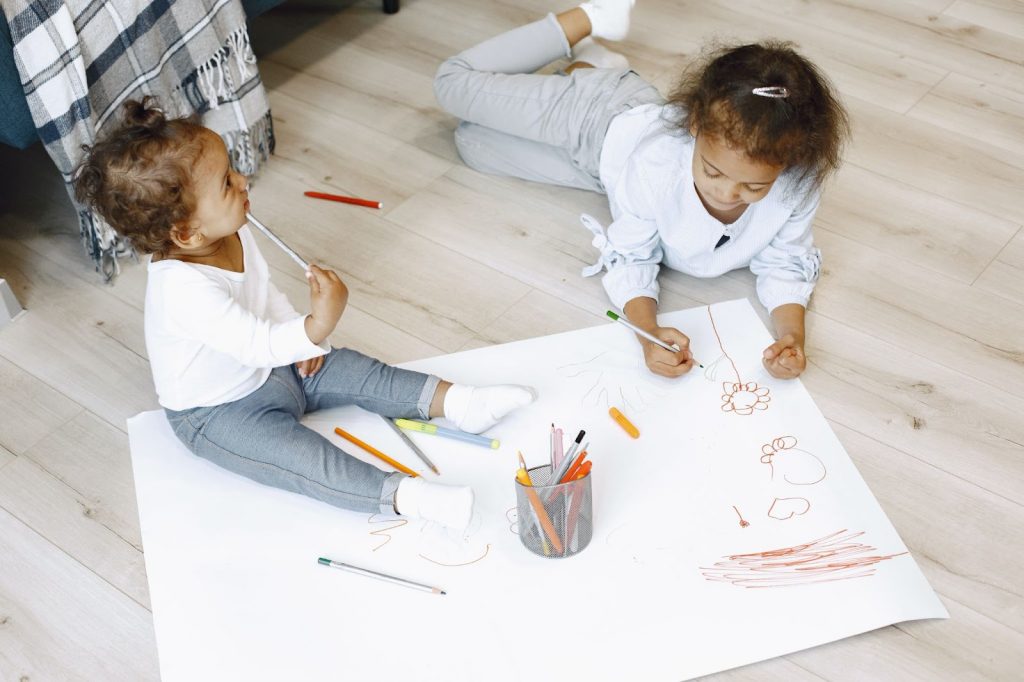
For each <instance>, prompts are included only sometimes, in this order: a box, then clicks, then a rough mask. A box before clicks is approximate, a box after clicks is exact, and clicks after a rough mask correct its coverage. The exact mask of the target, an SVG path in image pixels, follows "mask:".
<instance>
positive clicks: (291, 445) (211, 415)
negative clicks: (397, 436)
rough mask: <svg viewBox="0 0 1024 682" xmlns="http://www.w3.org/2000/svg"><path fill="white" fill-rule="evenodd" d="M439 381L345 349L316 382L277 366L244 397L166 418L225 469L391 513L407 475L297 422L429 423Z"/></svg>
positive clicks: (183, 438) (337, 352) (324, 498)
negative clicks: (352, 415)
mask: <svg viewBox="0 0 1024 682" xmlns="http://www.w3.org/2000/svg"><path fill="white" fill-rule="evenodd" d="M439 382H440V379H438V378H437V377H435V376H429V375H427V374H421V373H419V372H411V371H409V370H405V369H397V368H395V367H391V366H390V365H386V364H384V363H382V362H380V361H379V360H375V359H373V358H370V357H367V356H365V355H363V354H362V353H357V352H356V351H353V350H349V349H347V348H342V349H334V350H332V351H331V352H330V353H329V354H328V355H327V356H326V357H325V358H324V364H323V367H321V368H320V371H319V372H317V373H316V374H315V375H314V376H312V377H308V378H306V379H303V378H302V377H300V376H299V373H298V372H297V371H296V369H295V367H294V366H293V365H290V366H287V367H277V368H275V369H274V370H273V371H272V372H271V373H270V377H268V378H267V381H266V382H265V383H264V384H263V385H262V386H260V387H259V388H258V389H257V390H255V391H253V392H252V393H250V394H249V395H247V396H245V397H244V398H239V399H238V400H235V401H232V402H230V403H223V404H221V405H214V406H212V407H195V408H192V409H189V410H182V411H180V412H178V411H174V410H165V411H166V412H167V419H168V421H169V422H170V423H171V428H172V429H173V430H174V433H175V435H176V436H178V438H179V439H180V440H181V442H183V443H184V444H185V445H186V446H187V447H188V449H189V450H191V451H192V452H193V453H195V454H196V455H199V456H200V457H203V458H204V459H208V460H210V461H211V462H213V463H214V464H217V465H219V466H221V467H224V468H225V469H228V470H230V471H234V472H235V473H238V474H241V475H242V476H245V477H247V478H251V479H252V480H254V481H258V482H259V483H263V484H265V485H270V486H274V487H275V488H283V489H285V490H290V491H292V492H297V493H302V494H303V495H308V496H309V497H313V498H316V499H318V500H322V501H324V502H327V503H329V504H333V505H335V506H338V507H342V508H344V509H352V510H354V511H361V512H370V513H375V512H390V513H394V500H395V490H396V489H397V488H398V483H399V482H400V481H401V480H402V477H403V476H404V475H405V474H401V473H398V472H387V471H381V470H380V469H378V468H377V467H375V466H372V465H370V464H367V463H366V462H363V461H361V460H358V459H356V458H355V457H352V456H351V455H349V454H347V453H346V452H345V451H343V450H341V449H340V448H338V447H336V446H335V445H334V444H333V443H331V442H330V441H329V440H327V439H326V438H324V437H323V436H321V435H320V434H319V433H317V432H316V431H313V430H312V429H309V428H307V427H305V426H303V425H302V424H300V423H299V419H300V418H301V417H302V415H304V414H305V413H306V412H311V411H313V410H319V409H322V408H326V407H337V406H340V405H358V406H359V407H362V408H364V409H366V410H369V411H370V412H376V413H377V414H381V415H384V416H386V417H406V418H410V417H411V418H416V417H418V418H422V419H427V418H429V416H430V415H429V412H430V402H431V400H432V399H433V397H434V393H435V391H436V390H437V385H438V383H439Z"/></svg>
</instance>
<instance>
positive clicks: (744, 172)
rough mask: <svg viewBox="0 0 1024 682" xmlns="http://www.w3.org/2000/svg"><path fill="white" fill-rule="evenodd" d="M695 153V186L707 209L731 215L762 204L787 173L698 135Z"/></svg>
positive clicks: (696, 135)
mask: <svg viewBox="0 0 1024 682" xmlns="http://www.w3.org/2000/svg"><path fill="white" fill-rule="evenodd" d="M691 133H692V134H693V136H694V138H695V139H696V144H695V145H694V151H693V184H694V187H696V188H697V194H698V195H700V198H701V201H703V202H704V205H705V206H706V207H707V208H708V209H709V210H711V211H713V212H718V213H727V212H731V211H735V210H738V209H740V207H744V206H746V205H747V204H752V203H754V202H756V201H760V200H761V199H763V198H764V197H765V195H767V194H768V192H769V191H770V190H771V188H772V185H773V184H775V181H776V180H777V179H778V177H779V175H780V174H781V173H782V171H783V167H782V166H771V165H768V164H765V163H761V162H760V161H754V160H753V159H751V158H750V157H748V156H747V155H746V154H745V153H744V152H743V151H741V150H739V149H734V148H732V147H728V146H726V145H725V143H724V142H722V141H721V140H720V139H719V138H717V137H711V136H708V135H698V134H697V131H696V130H692V131H691Z"/></svg>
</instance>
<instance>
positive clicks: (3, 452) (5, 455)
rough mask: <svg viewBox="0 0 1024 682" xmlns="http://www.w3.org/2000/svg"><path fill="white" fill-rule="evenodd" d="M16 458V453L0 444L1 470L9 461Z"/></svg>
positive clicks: (0, 474)
mask: <svg viewBox="0 0 1024 682" xmlns="http://www.w3.org/2000/svg"><path fill="white" fill-rule="evenodd" d="M16 459H18V456H17V455H16V454H14V453H13V452H11V451H10V450H8V449H7V448H5V447H4V446H2V445H0V470H2V469H3V468H4V467H6V466H7V465H8V464H10V463H11V462H14V461H15V460H16ZM0 476H3V474H2V473H0Z"/></svg>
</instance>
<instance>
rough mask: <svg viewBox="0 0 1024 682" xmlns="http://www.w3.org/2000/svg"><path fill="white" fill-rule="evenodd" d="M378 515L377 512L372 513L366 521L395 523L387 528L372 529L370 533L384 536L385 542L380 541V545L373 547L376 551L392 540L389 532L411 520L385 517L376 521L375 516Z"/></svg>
mask: <svg viewBox="0 0 1024 682" xmlns="http://www.w3.org/2000/svg"><path fill="white" fill-rule="evenodd" d="M376 516H378V515H377V514H370V516H369V518H367V519H366V522H367V523H394V524H395V525H393V526H388V527H387V528H378V529H377V530H371V531H370V535H376V536H377V537H381V538H384V542H382V543H380V544H379V545H377V546H376V547H374V548H373V551H374V552H376V551H377V550H378V549H380V548H381V547H383V546H384V545H386V544H388V543H389V542H391V535H390V534H389V531H392V530H395V529H396V528H401V527H402V526H404V525H405V524H407V523H409V521H408V520H407V519H395V518H384V519H377V520H376V521H374V517H376Z"/></svg>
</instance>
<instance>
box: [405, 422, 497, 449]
mask: <svg viewBox="0 0 1024 682" xmlns="http://www.w3.org/2000/svg"><path fill="white" fill-rule="evenodd" d="M395 425H397V426H398V428H400V429H405V430H406V431H418V432H419V433H429V434H430V435H432V436H444V437H445V438H454V439H455V440H464V441H466V442H467V443H473V444H474V445H482V446H484V447H485V448H491V449H492V450H497V449H498V448H499V447H501V442H500V441H498V440H497V439H495V438H488V437H487V436H478V435H476V434H475V433H466V432H465V431H456V430H455V429H446V428H444V427H443V426H438V425H437V424H428V423H427V422H421V421H417V420H415V419H396V420H395Z"/></svg>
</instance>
